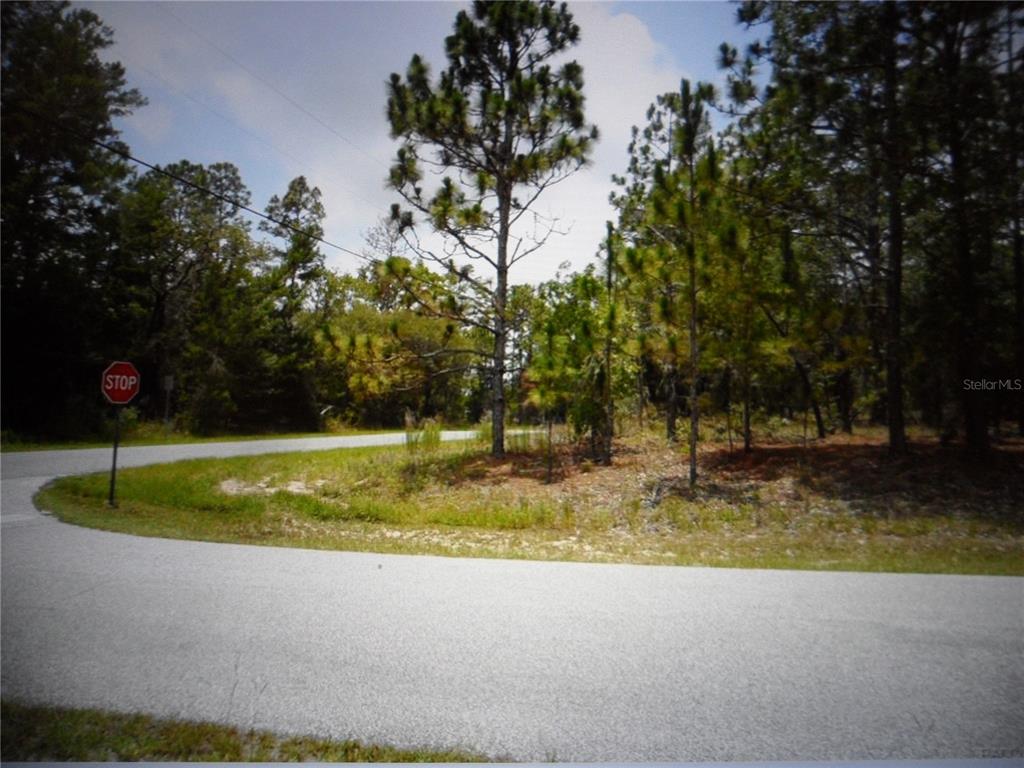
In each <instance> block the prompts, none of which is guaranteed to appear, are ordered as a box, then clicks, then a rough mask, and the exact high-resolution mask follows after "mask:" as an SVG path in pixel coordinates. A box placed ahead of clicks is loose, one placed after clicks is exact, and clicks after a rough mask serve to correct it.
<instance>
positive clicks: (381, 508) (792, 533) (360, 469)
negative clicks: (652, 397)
mask: <svg viewBox="0 0 1024 768" xmlns="http://www.w3.org/2000/svg"><path fill="white" fill-rule="evenodd" d="M522 434H525V436H523V437H519V438H517V440H519V441H520V444H519V445H516V444H515V443H514V442H513V441H510V442H511V443H512V444H511V445H510V446H509V450H508V452H507V453H508V455H507V456H506V458H504V459H500V460H498V459H493V458H491V457H490V456H489V455H488V452H487V449H486V448H485V447H484V446H483V445H480V444H479V443H463V444H442V443H440V442H439V441H434V440H432V439H430V438H429V437H426V438H418V439H416V440H409V441H407V448H406V449H405V450H394V449H349V450H337V451H328V452H318V453H305V454H292V455H273V456H260V457H239V458H232V459H224V460H200V461H190V462H182V463H178V464H171V465H163V466H158V467H148V468H141V469H129V470H124V471H123V472H122V473H120V475H119V499H120V506H119V508H118V509H116V510H112V509H109V508H108V507H107V506H106V504H105V499H106V482H107V481H106V477H105V475H95V476H91V477H84V478H69V479H65V480H61V481H58V482H57V483H56V484H54V485H53V486H51V487H49V488H47V489H46V490H45V491H44V492H43V493H42V494H41V496H40V503H41V504H42V505H43V506H44V507H45V508H48V509H53V510H55V511H56V512H57V513H58V514H59V515H60V516H61V517H62V518H63V519H65V520H67V521H69V522H76V523H80V524H83V525H91V526H95V527H100V528H106V529H111V530H121V531H127V532H132V533H139V534H143V535H157V536H168V537H175V538H194V539H204V540H211V541H234V542H241V543H256V544H274V545H285V546H301V547H314V548H321V549H349V550H369V551H380V552H404V553H430V554H446V555H459V556H467V555H468V556H487V557H516V558H535V559H564V560H584V561H595V562H634V563H665V564H700V565H715V566H739V567H771V568H774V567H786V568H825V569H852V570H879V571H917V572H948V573H1000V574H1024V481H1022V480H1021V478H1024V444H1022V445H1016V444H1011V445H1010V446H1008V447H1004V448H1001V449H999V450H997V451H995V452H994V453H993V456H992V457H990V459H989V461H987V462H986V463H984V464H977V463H972V462H970V461H967V460H965V459H963V457H962V455H961V454H960V453H959V452H956V451H953V450H950V449H946V448H943V447H941V446H939V445H938V443H936V442H934V441H932V442H928V441H920V440H919V441H916V442H914V443H912V446H911V447H912V453H911V455H910V456H909V457H907V458H906V459H901V460H895V461H893V460H889V459H888V458H887V456H886V453H885V447H884V445H883V444H882V442H881V440H880V438H878V437H877V436H872V435H867V436H864V435H859V436H857V437H856V438H849V437H842V436H836V437H833V438H830V439H828V440H825V441H815V442H813V443H807V444H804V443H803V442H802V441H801V442H800V443H796V444H794V443H783V442H778V443H772V444H768V445H764V446H759V447H757V448H756V449H755V450H754V451H753V452H751V453H749V454H744V453H743V452H742V450H741V449H738V448H736V447H735V446H734V449H733V450H732V451H730V450H729V448H728V446H727V445H722V444H717V445H713V446H710V447H708V448H706V449H703V450H702V452H701V456H700V472H701V474H700V482H699V483H698V485H697V487H696V488H694V489H691V488H690V487H689V486H688V484H687V482H686V468H685V446H666V445H665V444H664V441H662V440H660V439H657V438H652V437H649V436H642V435H635V436H633V437H631V438H628V439H622V440H619V441H618V442H617V444H616V455H615V461H614V462H613V465H612V466H610V467H605V466H601V465H600V464H598V463H595V462H594V461H593V460H592V459H591V458H590V457H589V455H588V451H587V445H586V443H585V441H584V442H583V443H580V444H575V443H573V442H571V441H569V440H568V439H567V438H563V439H561V440H559V441H558V442H557V444H556V445H553V446H552V452H551V462H552V468H553V471H552V472H551V475H550V479H551V482H548V479H549V474H548V461H549V457H548V453H547V450H546V448H545V446H543V435H540V436H539V437H538V436H537V435H536V434H527V433H522Z"/></svg>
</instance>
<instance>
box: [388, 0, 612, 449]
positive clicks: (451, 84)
mask: <svg viewBox="0 0 1024 768" xmlns="http://www.w3.org/2000/svg"><path fill="white" fill-rule="evenodd" d="M578 38H579V27H577V26H576V24H575V23H573V20H572V15H571V14H570V13H569V12H568V10H567V9H566V6H565V5H564V4H563V5H561V6H556V5H555V4H554V2H552V1H551V0H541V2H533V1H532V0H528V1H517V2H482V1H478V2H475V3H474V4H473V6H472V10H471V11H460V12H459V14H458V15H457V17H456V20H455V29H454V32H453V33H452V35H451V36H449V37H448V38H447V39H446V41H445V53H446V56H447V59H448V67H447V69H445V71H444V72H442V73H441V75H440V77H439V78H438V79H437V81H436V82H434V81H432V78H431V76H430V72H429V69H428V67H427V65H426V63H425V62H424V61H423V59H422V57H420V56H419V55H416V56H413V58H412V60H411V61H410V63H409V67H408V69H407V71H406V74H405V77H404V78H403V77H402V76H401V75H399V74H397V73H395V74H392V75H391V79H390V81H389V84H388V113H387V114H388V120H389V122H390V125H391V135H392V138H397V139H401V140H402V146H401V147H400V148H399V150H398V153H397V158H396V162H395V164H394V165H393V166H392V168H391V173H390V176H389V183H390V185H391V187H392V188H393V189H395V190H396V191H397V192H398V193H399V194H400V195H401V197H402V198H403V200H404V201H405V203H406V205H408V206H409V207H410V208H411V210H407V211H402V210H401V209H400V207H399V206H398V205H395V206H394V208H393V211H392V218H393V220H394V222H395V223H396V224H397V225H398V227H399V229H400V230H401V231H405V230H409V229H411V228H412V227H413V226H414V223H415V221H414V218H413V212H414V211H415V212H417V213H419V214H420V215H421V216H422V217H423V218H424V219H425V220H426V221H427V222H428V223H429V224H430V226H431V228H432V229H433V230H434V231H435V232H438V233H440V234H442V235H443V236H444V237H445V238H447V239H448V240H449V242H450V243H451V244H452V248H453V250H455V251H458V252H461V254H462V255H463V256H464V257H465V258H467V259H470V260H478V261H483V262H484V263H486V264H488V265H490V267H491V268H492V269H493V270H494V277H495V280H494V282H493V283H492V282H491V281H489V280H486V279H482V278H480V277H478V276H476V275H475V274H473V270H472V269H471V268H470V267H469V266H468V265H467V266H461V267H460V266H458V265H456V263H455V261H454V259H453V258H451V256H450V255H449V253H445V254H443V255H442V254H438V253H434V252H432V251H430V250H429V249H426V248H424V247H422V246H421V245H420V244H419V241H418V240H417V241H416V247H417V252H418V255H420V256H421V257H422V258H425V259H427V260H430V261H433V262H434V263H435V264H436V265H437V266H438V267H439V268H440V269H441V270H443V272H444V274H446V275H447V276H448V277H450V278H452V281H453V282H452V284H451V285H450V286H449V291H448V292H447V293H445V294H442V295H440V296H439V295H438V294H437V293H436V292H433V293H431V292H430V291H424V290H422V288H423V282H424V281H422V280H421V281H416V280H409V284H408V293H409V295H410V296H412V297H414V298H415V300H416V302H417V304H418V305H419V306H420V308H421V309H422V310H423V311H425V312H428V313H430V314H433V315H435V316H440V317H445V318H449V319H453V320H457V321H459V322H461V323H465V324H467V325H471V326H473V327H475V328H477V329H478V330H480V331H481V332H482V333H484V334H486V335H487V336H488V337H489V340H490V342H491V343H490V345H489V346H490V349H491V351H490V354H489V358H490V359H489V361H488V363H489V365H490V367H491V372H490V378H491V403H490V405H491V411H492V419H493V421H494V424H493V427H492V430H493V435H494V443H493V446H492V452H493V453H494V454H495V455H496V456H500V455H501V454H502V453H503V452H504V421H505V413H504V408H505V397H504V387H505V383H506V381H505V379H506V354H507V344H508V341H509V331H510V317H509V313H508V299H509V287H508V270H509V268H510V267H511V266H512V264H514V263H515V262H516V261H518V260H519V259H521V258H523V257H525V256H526V255H528V254H529V253H531V252H533V251H536V250H537V249H538V248H539V247H540V246H541V245H542V244H543V242H544V241H545V240H546V238H547V235H544V236H542V237H540V238H536V239H534V241H533V245H532V246H525V247H522V246H524V242H523V241H521V242H520V243H519V246H521V247H522V248H520V247H517V248H516V250H515V251H513V252H510V251H509V239H510V236H511V233H512V230H513V229H514V228H515V227H516V225H517V223H518V222H519V220H520V218H521V217H522V216H523V214H525V213H526V211H527V210H528V208H529V206H530V205H531V204H532V203H533V201H534V200H536V199H537V196H538V195H539V194H540V193H541V192H542V191H543V190H544V189H545V188H547V187H548V186H550V185H551V184H554V183H556V182H558V181H560V180H561V179H563V178H565V177H566V176H567V175H568V174H570V173H572V172H573V171H575V170H577V169H579V168H580V167H582V165H583V164H584V163H585V162H586V159H587V156H588V154H589V152H590V149H591V146H592V144H593V142H594V141H595V140H596V138H597V130H596V128H593V127H588V126H586V125H585V121H584V113H583V103H584V98H583V90H582V89H583V75H582V68H581V67H580V66H579V64H578V63H577V62H575V61H568V62H565V63H562V64H561V65H560V66H559V67H558V68H557V69H556V68H555V66H554V63H553V62H554V61H555V60H557V59H558V58H559V57H561V55H562V54H564V53H565V52H566V51H568V50H569V49H570V48H571V47H572V46H573V45H574V44H575V43H576V42H577V41H578ZM424 163H427V164H430V165H438V166H440V167H442V168H444V169H445V172H446V173H447V172H448V171H451V170H456V171H458V175H457V176H456V177H452V176H449V175H446V176H444V178H443V179H442V180H441V182H440V185H439V186H438V188H437V189H436V190H433V191H429V190H425V189H424V187H423V180H424V173H423V170H422V165H423V164H424ZM456 179H457V180H456ZM524 188H525V192H526V194H524V195H521V194H520V192H521V191H523V189H524ZM524 201H525V202H524ZM548 234H550V232H548ZM524 236H525V237H526V241H525V242H528V241H529V234H528V232H524ZM406 279H407V280H408V279H409V278H408V277H407V278H406ZM434 287H435V288H436V287H437V284H436V282H435V283H434Z"/></svg>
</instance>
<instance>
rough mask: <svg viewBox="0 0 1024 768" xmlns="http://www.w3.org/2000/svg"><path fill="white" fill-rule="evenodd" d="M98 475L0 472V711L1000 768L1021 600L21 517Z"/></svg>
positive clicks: (1016, 695)
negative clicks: (96, 711)
mask: <svg viewBox="0 0 1024 768" xmlns="http://www.w3.org/2000/svg"><path fill="white" fill-rule="evenodd" d="M370 439H371V438H367V437H361V438H321V439H313V440H302V441H291V440H290V441H260V442H252V443H223V444H201V445H190V446H170V447H156V448H133V449H125V450H123V452H122V453H121V456H120V461H119V464H121V466H128V465H133V464H135V465H137V464H145V463H152V462H158V461H169V460H174V459H180V458H184V457H197V456H210V455H218V456H226V455H237V454H241V453H262V452H269V451H280V450H297V449H301V450H322V449H325V448H332V447H339V446H344V445H351V444H354V443H356V442H360V443H363V444H365V442H366V441H368V440H370ZM386 439H387V440H389V441H401V440H402V439H404V438H403V436H401V435H393V436H387V437H386ZM109 459H110V456H109V450H106V449H102V450H100V449H98V450H94V451H93V450H86V451H54V452H45V453H31V454H3V455H2V456H0V464H2V478H3V482H2V523H3V525H2V643H3V644H2V654H0V655H2V691H3V696H4V697H9V698H15V699H19V700H24V701H30V702H39V703H51V704H64V705H70V706H90V707H103V708H108V709H114V710H121V711H128V712H131V711H144V712H149V713H153V714H156V715H161V716H172V717H184V718H191V719H208V720H215V721H222V722H227V723H233V724H236V725H240V726H243V727H255V728H267V729H271V730H276V731H280V732H295V733H307V734H320V735H325V736H331V737H337V738H345V737H348V738H358V739H362V740H365V741H371V742H381V743H389V744H395V745H399V746H424V747H438V748H451V747H462V748H466V749H470V750H475V751H482V752H484V753H486V754H489V755H492V756H506V757H512V758H515V759H517V760H563V761H564V760H571V761H604V760H617V761H656V760H675V761H745V760H790V761H791V760H838V759H850V760H852V759H873V758H967V757H1010V756H1021V755H1024V580H1022V579H1017V578H998V577H996V578H989V577H967V576H922V575H895V574H864V573H815V572H791V571H744V570H725V569H704V568H675V567H649V566H626V565H623V566H616V565H587V564H571V563H541V562H517V561H501V560H460V559H454V558H438V557H407V556H395V555H373V554H358V553H345V552H316V551H307V550H295V549H273V548H261V547H251V546H237V545H230V544H206V543H200V542H185V541H169V540H164V539H152V538H139V537H134V536H126V535H122V534H114V533H105V532H101V531H94V530H87V529H83V528H77V527H74V526H70V525H65V524H62V523H59V522H57V521H56V520H54V519H53V518H51V517H49V516H45V515H42V514H40V513H38V512H37V511H35V510H34V508H33V506H32V503H31V497H32V495H33V493H34V492H35V491H36V490H37V489H38V488H39V487H40V486H41V485H42V484H43V483H44V482H46V481H47V480H48V479H50V478H52V477H54V476H58V475H64V474H70V473H78V472H86V471H102V470H105V469H107V468H108V466H109Z"/></svg>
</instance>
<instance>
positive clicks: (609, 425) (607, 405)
mask: <svg viewBox="0 0 1024 768" xmlns="http://www.w3.org/2000/svg"><path fill="white" fill-rule="evenodd" d="M614 264H615V254H614V252H613V250H612V223H611V222H610V221H609V222H608V266H607V269H606V274H605V293H606V295H607V297H608V322H607V323H606V324H605V330H604V380H603V381H602V382H601V383H602V385H603V386H602V391H601V397H602V399H603V400H604V418H605V424H604V446H603V448H604V451H603V455H602V456H601V463H602V464H604V465H605V466H609V465H611V463H612V437H613V436H614V432H615V403H614V401H613V400H612V333H613V332H614V331H615V323H614V307H613V304H612V301H613V295H612V289H613V287H614V286H613V283H612V278H613V276H614V273H613V271H612V270H613V269H614Z"/></svg>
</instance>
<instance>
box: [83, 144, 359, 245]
mask: <svg viewBox="0 0 1024 768" xmlns="http://www.w3.org/2000/svg"><path fill="white" fill-rule="evenodd" d="M79 135H80V136H81V134H79ZM82 138H87V137H84V136H82ZM88 141H90V142H91V143H93V144H95V145H96V146H97V147H102V148H103V149H105V150H107V151H108V152H113V153H114V154H115V155H119V156H121V157H123V158H125V159H127V160H131V161H132V162H133V163H138V164H139V165H141V166H143V167H145V168H149V169H150V170H151V171H156V172H157V173H159V174H161V175H163V176H166V177H167V178H169V179H173V180H174V181H176V182H178V183H179V184H184V185H185V186H187V187H191V188H192V189H195V190H197V191H199V192H202V193H204V194H207V195H210V196H211V197H215V198H217V199H218V200H220V201H221V202H224V203H227V204H228V205H233V206H234V207H235V208H239V209H241V210H243V211H246V212H248V213H251V214H253V215H254V216H259V217H260V218H261V219H266V220H267V221H269V222H271V223H272V224H277V226H279V227H284V228H285V229H290V230H291V231H292V232H294V233H296V234H298V235H303V236H305V237H308V238H310V239H311V240H316V241H318V242H321V243H323V244H324V245H329V246H330V247H331V248H337V249H338V250H339V251H342V252H343V253H348V254H350V255H352V256H355V257H357V258H362V254H360V253H356V252H355V251H352V250H349V249H348V248H343V247H342V246H340V245H337V244H335V243H332V242H331V241H329V240H324V239H323V238H322V237H319V236H318V235H314V234H311V233H310V232H306V231H304V230H301V229H299V228H298V227H293V226H292V225H291V224H289V223H288V222H286V221H278V220H277V219H275V218H273V217H271V216H267V214H265V213H260V212H259V211H257V210H256V209H255V208H250V207H249V206H247V205H243V204H242V203H240V202H238V201H237V200H232V199H231V198H230V197H228V196H227V195H222V194H221V193H220V192H214V191H213V190H212V189H207V188H206V187H204V186H201V185H199V184H196V183H195V182H193V181H189V180H188V179H186V178H183V177H181V176H178V175H177V174H174V173H171V172H170V171H166V170H164V169H163V168H161V167H160V166H157V165H153V164H152V163H147V162H146V161H145V160H140V159H139V158H137V157H135V156H134V155H132V154H131V153H130V152H126V151H125V150H123V149H118V148H117V147H115V146H112V145H110V144H107V143H106V142H103V141H100V140H99V139H92V138H89V139H88Z"/></svg>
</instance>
